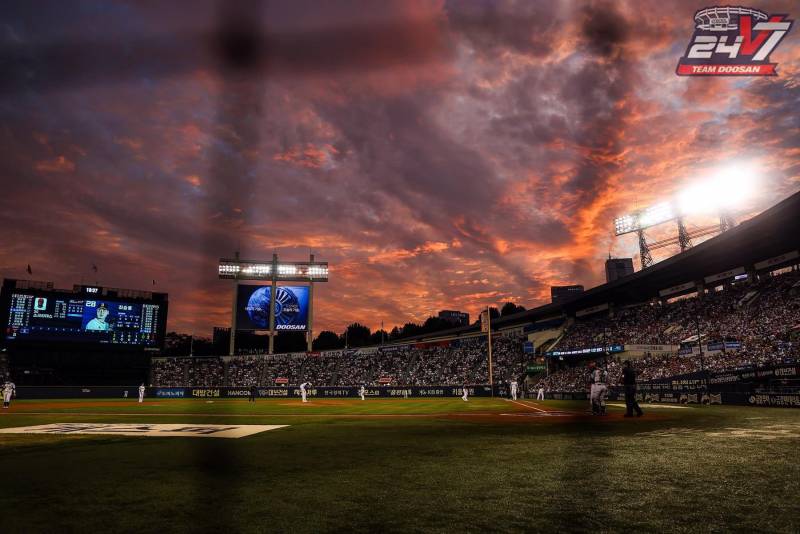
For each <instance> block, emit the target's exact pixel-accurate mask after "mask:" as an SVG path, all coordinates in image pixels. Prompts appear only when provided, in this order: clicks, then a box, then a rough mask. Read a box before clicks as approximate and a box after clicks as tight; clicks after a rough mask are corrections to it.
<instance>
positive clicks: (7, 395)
mask: <svg viewBox="0 0 800 534" xmlns="http://www.w3.org/2000/svg"><path fill="white" fill-rule="evenodd" d="M16 390H17V386H15V385H14V382H11V381H10V380H9V381H6V383H5V384H3V408H8V407H9V406H11V397H12V395H14V393H15V392H16Z"/></svg>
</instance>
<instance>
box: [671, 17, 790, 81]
mask: <svg viewBox="0 0 800 534" xmlns="http://www.w3.org/2000/svg"><path fill="white" fill-rule="evenodd" d="M788 17H789V16H788V15H787V14H772V15H770V14H767V13H765V12H764V11H761V10H758V9H753V8H750V7H743V6H713V7H706V8H704V9H700V10H698V11H697V12H695V14H694V22H695V29H694V34H693V35H692V38H691V39H690V40H689V45H688V47H687V48H686V52H685V53H684V55H683V57H681V58H680V60H678V66H677V68H676V69H675V72H676V74H678V76H776V75H777V74H778V73H777V70H776V67H777V63H771V62H770V59H769V57H770V54H772V52H774V51H775V49H776V48H777V47H778V45H779V44H780V43H781V41H782V40H783V38H784V37H786V34H787V33H789V30H790V29H791V28H792V24H793V23H794V21H793V20H789V18H788Z"/></svg>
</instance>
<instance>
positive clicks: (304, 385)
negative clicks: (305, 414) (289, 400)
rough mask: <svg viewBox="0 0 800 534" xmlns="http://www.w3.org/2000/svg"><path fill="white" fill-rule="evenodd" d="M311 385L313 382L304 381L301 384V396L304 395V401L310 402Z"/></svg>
mask: <svg viewBox="0 0 800 534" xmlns="http://www.w3.org/2000/svg"><path fill="white" fill-rule="evenodd" d="M310 387H311V382H303V383H302V384H300V396H302V397H303V402H308V388H310Z"/></svg>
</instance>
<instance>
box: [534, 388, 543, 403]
mask: <svg viewBox="0 0 800 534" xmlns="http://www.w3.org/2000/svg"><path fill="white" fill-rule="evenodd" d="M536 400H544V386H539V391H538V392H537V393H536Z"/></svg>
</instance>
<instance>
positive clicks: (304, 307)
mask: <svg viewBox="0 0 800 534" xmlns="http://www.w3.org/2000/svg"><path fill="white" fill-rule="evenodd" d="M271 290H272V288H271V287H270V286H258V285H240V286H239V289H238V294H237V307H238V313H237V315H236V317H237V321H236V328H237V330H267V329H269V306H270V298H271V292H272V291H271ZM275 294H276V297H275V330H296V331H304V330H306V329H307V328H308V300H309V299H308V287H307V286H278V287H277V289H276V291H275Z"/></svg>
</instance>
